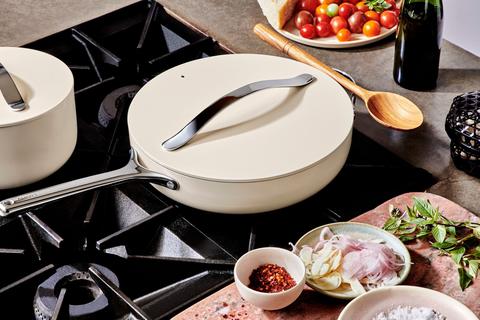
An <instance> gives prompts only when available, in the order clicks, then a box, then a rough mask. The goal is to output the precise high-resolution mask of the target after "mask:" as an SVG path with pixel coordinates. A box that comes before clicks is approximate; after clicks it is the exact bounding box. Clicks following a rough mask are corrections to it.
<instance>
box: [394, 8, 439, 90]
mask: <svg viewBox="0 0 480 320" xmlns="http://www.w3.org/2000/svg"><path fill="white" fill-rule="evenodd" d="M442 31H443V4H442V0H404V2H403V6H402V9H401V15H400V24H399V26H398V31H397V39H396V41H395V62H394V67H393V78H394V79H395V82H397V83H398V84H399V85H401V86H402V87H404V88H407V89H411V90H431V89H434V88H435V87H436V86H437V77H438V64H439V61H440V47H441V42H442Z"/></svg>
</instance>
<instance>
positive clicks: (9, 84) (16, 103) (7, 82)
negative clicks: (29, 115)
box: [0, 63, 27, 111]
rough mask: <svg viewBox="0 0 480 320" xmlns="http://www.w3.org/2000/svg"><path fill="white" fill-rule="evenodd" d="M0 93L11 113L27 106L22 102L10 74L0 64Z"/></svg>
mask: <svg viewBox="0 0 480 320" xmlns="http://www.w3.org/2000/svg"><path fill="white" fill-rule="evenodd" d="M0 91H1V92H2V94H3V97H4V98H5V101H7V104H8V105H9V106H10V108H11V109H12V110H13V111H22V110H23V109H25V107H26V106H27V105H26V104H25V101H23V98H22V96H21V95H20V92H19V91H18V88H17V86H16V85H15V82H13V79H12V77H11V76H10V73H8V71H7V69H5V67H4V66H3V64H1V63H0Z"/></svg>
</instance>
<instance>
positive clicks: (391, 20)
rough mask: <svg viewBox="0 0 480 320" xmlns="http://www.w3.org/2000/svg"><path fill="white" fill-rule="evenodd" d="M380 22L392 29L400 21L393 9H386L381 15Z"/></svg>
mask: <svg viewBox="0 0 480 320" xmlns="http://www.w3.org/2000/svg"><path fill="white" fill-rule="evenodd" d="M380 23H381V24H382V26H384V27H385V28H388V29H391V28H393V27H395V26H396V25H397V23H398V18H397V15H396V14H395V12H393V11H390V10H385V11H383V12H382V14H381V15H380Z"/></svg>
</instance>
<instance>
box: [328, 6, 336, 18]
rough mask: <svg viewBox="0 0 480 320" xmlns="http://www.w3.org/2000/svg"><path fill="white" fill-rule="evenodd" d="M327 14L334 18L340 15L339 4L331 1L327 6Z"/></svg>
mask: <svg viewBox="0 0 480 320" xmlns="http://www.w3.org/2000/svg"><path fill="white" fill-rule="evenodd" d="M327 15H328V16H329V17H330V18H332V17H335V16H336V15H338V4H336V3H331V4H329V5H328V7H327Z"/></svg>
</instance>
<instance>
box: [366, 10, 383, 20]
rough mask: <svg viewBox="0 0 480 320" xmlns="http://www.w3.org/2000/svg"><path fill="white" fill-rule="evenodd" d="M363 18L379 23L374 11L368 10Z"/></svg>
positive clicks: (377, 15)
mask: <svg viewBox="0 0 480 320" xmlns="http://www.w3.org/2000/svg"><path fill="white" fill-rule="evenodd" d="M365 17H367V20H374V21H378V22H380V15H379V14H378V13H376V12H375V11H372V10H368V11H367V12H365Z"/></svg>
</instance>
